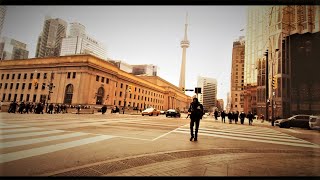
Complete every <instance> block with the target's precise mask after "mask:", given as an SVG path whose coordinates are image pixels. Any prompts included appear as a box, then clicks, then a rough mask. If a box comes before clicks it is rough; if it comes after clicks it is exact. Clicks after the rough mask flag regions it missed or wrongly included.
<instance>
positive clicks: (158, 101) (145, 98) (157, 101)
mask: <svg viewBox="0 0 320 180" xmlns="http://www.w3.org/2000/svg"><path fill="white" fill-rule="evenodd" d="M122 94H123V93H122V92H121V91H120V94H119V97H122ZM132 95H133V96H132ZM114 96H117V92H115V93H114ZM132 97H133V99H136V97H137V99H138V100H140V95H138V96H137V95H135V94H129V98H130V99H132ZM147 98H148V99H147ZM141 100H143V96H141ZM144 100H145V101H148V102H150V101H151V102H154V103H163V100H158V99H155V98H154V99H152V98H149V97H144ZM152 100H153V101H152Z"/></svg>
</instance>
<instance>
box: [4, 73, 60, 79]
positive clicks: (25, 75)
mask: <svg viewBox="0 0 320 180" xmlns="http://www.w3.org/2000/svg"><path fill="white" fill-rule="evenodd" d="M34 74H36V79H40V76H41V73H30V76H29V77H30V79H34ZM21 76H22V74H21V73H19V74H17V79H21V78H22V77H21ZM51 76H52V79H54V73H51ZM4 77H5V74H1V80H3V79H4ZM15 77H16V74H11V79H12V80H14V79H15ZM47 77H48V73H43V79H47ZM27 78H28V73H24V74H23V79H27ZM6 79H10V74H6Z"/></svg>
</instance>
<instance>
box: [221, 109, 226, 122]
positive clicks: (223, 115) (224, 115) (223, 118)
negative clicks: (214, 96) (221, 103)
mask: <svg viewBox="0 0 320 180" xmlns="http://www.w3.org/2000/svg"><path fill="white" fill-rule="evenodd" d="M221 122H223V123H226V113H225V112H224V111H222V112H221Z"/></svg>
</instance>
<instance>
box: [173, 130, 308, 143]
mask: <svg viewBox="0 0 320 180" xmlns="http://www.w3.org/2000/svg"><path fill="white" fill-rule="evenodd" d="M178 130H179V131H186V129H178ZM199 133H209V134H218V135H227V136H228V135H230V136H234V137H244V138H256V139H267V140H277V141H286V142H298V143H305V142H306V143H309V142H308V141H304V140H302V139H298V138H292V139H284V138H282V137H286V136H285V135H283V136H282V137H279V136H278V137H273V138H272V137H265V136H263V135H261V136H248V135H243V134H237V133H224V132H216V131H206V130H201V129H199ZM253 135H254V134H253Z"/></svg>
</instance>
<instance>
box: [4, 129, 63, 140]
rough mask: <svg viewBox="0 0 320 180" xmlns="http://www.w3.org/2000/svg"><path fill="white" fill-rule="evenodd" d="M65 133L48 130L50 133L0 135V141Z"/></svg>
mask: <svg viewBox="0 0 320 180" xmlns="http://www.w3.org/2000/svg"><path fill="white" fill-rule="evenodd" d="M61 132H65V131H62V130H50V131H40V132H29V133H19V134H8V135H1V136H0V140H2V139H14V138H20V137H32V136H41V135H48V134H55V133H61Z"/></svg>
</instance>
